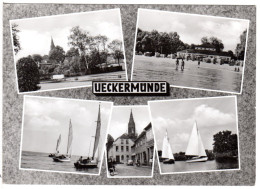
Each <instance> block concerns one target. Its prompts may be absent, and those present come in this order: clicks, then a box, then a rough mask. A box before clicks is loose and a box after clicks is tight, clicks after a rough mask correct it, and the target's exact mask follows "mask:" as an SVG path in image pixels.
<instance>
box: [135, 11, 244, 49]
mask: <svg viewBox="0 0 260 189" xmlns="http://www.w3.org/2000/svg"><path fill="white" fill-rule="evenodd" d="M138 14H139V21H138V27H139V28H141V29H142V30H145V31H152V30H154V29H155V30H157V31H159V32H177V33H178V34H179V35H180V39H181V40H182V41H183V42H184V43H188V44H192V43H193V44H201V38H202V37H204V36H207V37H211V36H215V37H217V38H219V39H221V40H222V42H223V44H224V47H225V48H224V51H228V50H232V51H233V52H235V51H234V50H235V48H236V45H237V44H238V43H240V38H239V37H240V35H241V34H242V32H243V31H244V30H245V29H246V28H247V27H248V21H247V20H237V19H225V18H220V17H209V16H196V15H190V14H180V13H173V12H165V11H154V10H148V9H146V10H145V9H141V10H139V12H138Z"/></svg>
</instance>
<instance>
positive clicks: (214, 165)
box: [160, 160, 239, 173]
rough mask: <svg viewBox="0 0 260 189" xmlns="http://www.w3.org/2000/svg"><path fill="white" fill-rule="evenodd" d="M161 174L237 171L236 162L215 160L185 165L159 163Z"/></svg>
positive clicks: (183, 162)
mask: <svg viewBox="0 0 260 189" xmlns="http://www.w3.org/2000/svg"><path fill="white" fill-rule="evenodd" d="M160 167H161V172H162V173H170V172H193V171H209V170H224V169H238V168H239V166H238V161H236V162H227V163H218V162H216V161H215V160H212V161H206V162H196V163H186V162H185V161H175V164H163V163H162V162H160Z"/></svg>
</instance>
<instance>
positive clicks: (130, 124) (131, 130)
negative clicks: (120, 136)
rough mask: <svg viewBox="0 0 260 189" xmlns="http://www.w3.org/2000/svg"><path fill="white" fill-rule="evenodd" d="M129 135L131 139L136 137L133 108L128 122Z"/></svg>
mask: <svg viewBox="0 0 260 189" xmlns="http://www.w3.org/2000/svg"><path fill="white" fill-rule="evenodd" d="M128 136H129V138H131V139H135V138H136V132H135V121H134V116H133V112H132V109H131V113H130V118H129V122H128Z"/></svg>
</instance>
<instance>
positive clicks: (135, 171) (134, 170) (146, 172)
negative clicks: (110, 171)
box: [116, 164, 152, 176]
mask: <svg viewBox="0 0 260 189" xmlns="http://www.w3.org/2000/svg"><path fill="white" fill-rule="evenodd" d="M151 175H152V167H150V166H141V167H137V166H127V165H125V164H117V165H116V176H151Z"/></svg>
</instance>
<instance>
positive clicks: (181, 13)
mask: <svg viewBox="0 0 260 189" xmlns="http://www.w3.org/2000/svg"><path fill="white" fill-rule="evenodd" d="M139 11H147V12H154V13H155V14H156V12H160V13H168V14H169V15H174V14H179V15H190V16H197V17H211V18H221V19H227V20H243V21H247V22H248V25H247V34H246V46H245V54H244V61H243V73H242V78H241V84H240V92H231V91H222V90H216V89H205V88H198V87H186V86H179V85H172V84H170V87H177V88H185V89H196V90H205V91H215V92H224V93H231V94H242V89H243V83H244V82H243V81H244V72H245V62H246V52H247V42H248V33H249V29H250V28H249V23H250V20H248V19H239V18H230V17H221V16H212V15H202V14H191V13H184V12H171V11H165V10H157V9H144V8H138V12H137V21H136V30H135V41H134V48H133V62H132V69H131V81H134V80H133V74H134V63H135V47H136V37H137V30H138V27H139V17H140V16H139V15H140V14H139ZM151 79H152V78H151Z"/></svg>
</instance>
